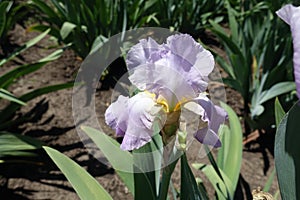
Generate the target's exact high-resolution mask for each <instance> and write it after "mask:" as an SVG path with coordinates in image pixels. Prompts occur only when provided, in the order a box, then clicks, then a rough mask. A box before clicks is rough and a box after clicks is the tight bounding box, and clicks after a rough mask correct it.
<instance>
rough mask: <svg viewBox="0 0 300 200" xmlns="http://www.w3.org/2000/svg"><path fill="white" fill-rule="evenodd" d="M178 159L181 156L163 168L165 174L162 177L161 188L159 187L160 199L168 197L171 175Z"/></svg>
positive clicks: (164, 199) (163, 199)
mask: <svg viewBox="0 0 300 200" xmlns="http://www.w3.org/2000/svg"><path fill="white" fill-rule="evenodd" d="M178 160H179V158H178V159H176V160H175V161H174V162H173V163H171V164H170V165H168V166H167V167H165V168H164V169H163V174H162V179H161V183H160V189H159V200H166V199H167V196H168V191H169V185H170V180H171V176H172V173H173V171H174V169H175V166H176V164H177V161H178Z"/></svg>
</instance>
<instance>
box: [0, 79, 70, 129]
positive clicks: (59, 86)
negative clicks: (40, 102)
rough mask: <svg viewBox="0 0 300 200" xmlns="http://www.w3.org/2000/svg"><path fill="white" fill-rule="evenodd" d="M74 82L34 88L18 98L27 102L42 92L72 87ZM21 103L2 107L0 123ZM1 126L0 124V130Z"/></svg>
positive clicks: (9, 116)
mask: <svg viewBox="0 0 300 200" xmlns="http://www.w3.org/2000/svg"><path fill="white" fill-rule="evenodd" d="M73 86H74V83H63V84H57V85H51V86H46V87H43V88H39V89H36V90H34V91H32V92H29V93H27V94H24V95H22V96H21V97H19V99H20V100H21V101H23V102H27V101H30V100H32V99H34V98H36V97H38V96H41V95H43V94H47V93H50V92H54V91H58V90H62V89H66V88H70V87H73ZM21 106H22V105H20V104H16V103H11V104H10V105H8V106H7V107H6V108H5V109H3V110H2V111H1V112H0V115H1V116H2V117H1V118H0V124H1V123H3V122H5V121H7V120H8V119H10V118H11V117H12V116H13V114H14V113H15V112H16V111H17V110H18V109H19V108H20V107H21ZM2 128H3V127H1V125H0V130H1V129H2Z"/></svg>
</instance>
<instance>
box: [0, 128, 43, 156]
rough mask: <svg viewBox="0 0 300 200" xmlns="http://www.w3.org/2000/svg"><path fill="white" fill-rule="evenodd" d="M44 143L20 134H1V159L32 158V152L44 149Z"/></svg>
mask: <svg viewBox="0 0 300 200" xmlns="http://www.w3.org/2000/svg"><path fill="white" fill-rule="evenodd" d="M42 145H43V143H42V142H40V141H38V140H36V139H34V138H31V137H28V136H24V135H20V134H13V133H9V132H0V157H4V156H32V155H35V154H33V153H32V152H30V151H31V150H35V149H39V148H42Z"/></svg>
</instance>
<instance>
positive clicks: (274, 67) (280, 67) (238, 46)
mask: <svg viewBox="0 0 300 200" xmlns="http://www.w3.org/2000/svg"><path fill="white" fill-rule="evenodd" d="M239 5H240V7H237V6H235V7H234V8H233V7H232V6H231V4H230V1H229V0H227V1H225V6H226V9H227V12H228V20H229V30H230V31H229V34H226V31H225V30H224V28H222V27H221V26H220V25H218V24H217V23H215V22H214V21H210V23H211V25H212V28H211V30H212V31H213V32H214V33H215V34H216V35H217V36H218V38H219V39H220V42H221V43H222V44H223V45H224V49H225V52H226V58H222V57H221V56H218V55H217V58H216V60H217V62H218V63H219V65H220V66H221V67H222V68H223V69H224V70H225V71H226V73H227V74H228V77H226V78H224V79H223V82H224V83H225V84H227V85H228V86H229V87H231V88H233V89H235V90H236V91H238V92H239V93H240V94H241V95H242V97H243V100H244V109H243V112H244V119H245V120H246V122H247V124H246V132H247V133H249V132H250V131H253V130H255V129H266V128H267V127H269V126H271V125H273V124H275V121H274V117H273V116H274V110H273V103H272V102H274V101H271V100H273V99H274V98H275V97H276V96H280V95H283V94H288V93H290V92H291V91H293V90H295V84H294V83H293V82H292V81H293V76H292V70H291V61H292V60H291V57H292V47H291V37H289V36H288V32H289V29H288V27H287V26H286V25H284V24H283V23H282V22H280V21H279V19H278V17H277V16H276V15H274V12H273V11H272V9H273V8H272V7H270V5H271V3H269V4H268V3H267V2H263V1H261V2H258V3H257V2H254V1H253V2H252V1H245V2H243V3H240V4H239ZM279 74H280V75H279ZM284 99H285V101H286V102H291V100H292V98H290V97H289V95H286V96H285V98H284Z"/></svg>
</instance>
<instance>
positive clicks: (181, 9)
mask: <svg viewBox="0 0 300 200" xmlns="http://www.w3.org/2000/svg"><path fill="white" fill-rule="evenodd" d="M153 8H154V9H156V10H157V9H158V10H160V11H161V12H158V13H157V14H156V18H157V20H158V21H159V26H160V27H164V28H171V29H174V30H175V31H179V32H181V33H188V34H190V35H192V36H193V37H194V38H195V39H198V37H199V36H200V34H203V32H204V31H205V28H207V27H208V26H209V20H213V21H215V22H216V23H218V22H225V21H226V18H227V15H226V9H225V7H224V1H222V0H215V1H211V0H203V1H195V0H192V1H184V0H160V1H156V6H154V7H153ZM153 12H154V11H153Z"/></svg>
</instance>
